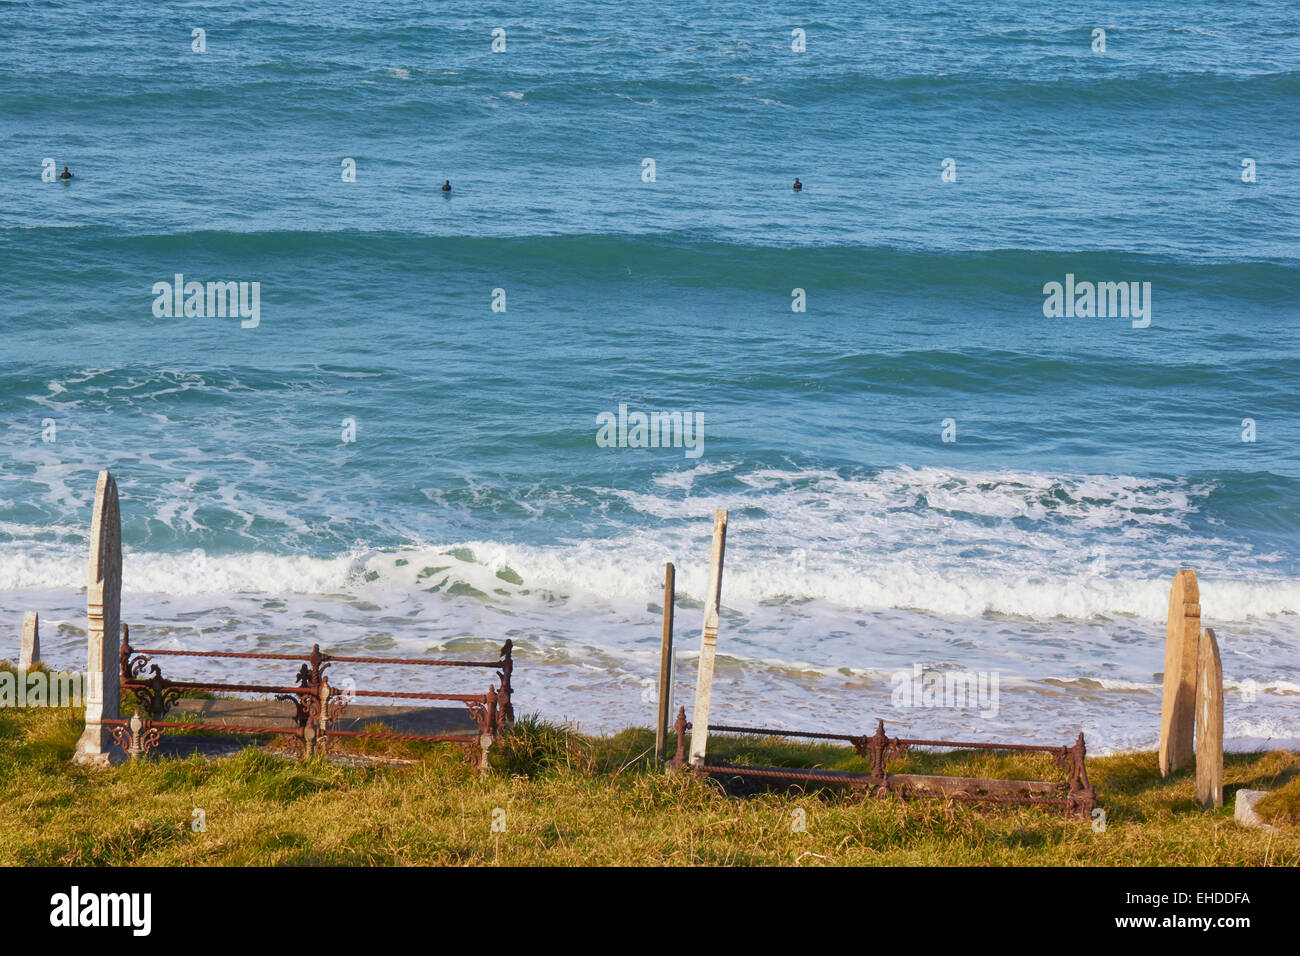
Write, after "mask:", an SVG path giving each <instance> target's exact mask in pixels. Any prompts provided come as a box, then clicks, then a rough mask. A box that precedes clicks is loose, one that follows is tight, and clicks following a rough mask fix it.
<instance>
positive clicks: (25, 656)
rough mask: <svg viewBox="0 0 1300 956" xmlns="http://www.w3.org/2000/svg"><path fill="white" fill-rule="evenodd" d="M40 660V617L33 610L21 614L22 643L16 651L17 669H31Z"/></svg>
mask: <svg viewBox="0 0 1300 956" xmlns="http://www.w3.org/2000/svg"><path fill="white" fill-rule="evenodd" d="M40 662H41V619H40V615H39V614H37V613H36V612H35V611H28V612H27V613H26V614H24V615H23V644H22V647H21V648H20V649H19V651H18V669H19V670H20V671H26V670H31V667H32V665H33V664H39V663H40Z"/></svg>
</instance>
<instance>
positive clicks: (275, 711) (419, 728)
mask: <svg viewBox="0 0 1300 956" xmlns="http://www.w3.org/2000/svg"><path fill="white" fill-rule="evenodd" d="M181 714H186V715H189V716H192V717H195V718H196V719H198V720H201V721H203V722H204V723H208V724H223V725H226V726H229V727H240V726H243V727H257V726H263V727H286V728H289V727H293V726H294V722H293V715H294V707H293V704H291V703H289V702H288V701H284V700H233V699H231V700H199V699H190V698H185V699H182V700H178V701H177V702H176V704H175V705H174V706H173V707H172V709H171V710H170V711H169V712H168V718H172V717H173V715H177V716H179V715H181ZM376 723H378V724H383V725H384V727H386V728H387V729H388V730H390V731H392V732H393V733H398V734H477V733H478V724H477V723H476V722H475V721H474V718H473V717H472V716H471V715H470V712H469V709H468V708H466V707H410V706H381V705H376V704H349V705H348V707H347V709H346V710H345V711H344V712H343V715H342V716H341V717H340V718H339V719H338V720H336V721H334V726H335V727H337V728H338V729H339V730H365V729H366V727H367V725H369V724H376ZM164 739H165V738H164Z"/></svg>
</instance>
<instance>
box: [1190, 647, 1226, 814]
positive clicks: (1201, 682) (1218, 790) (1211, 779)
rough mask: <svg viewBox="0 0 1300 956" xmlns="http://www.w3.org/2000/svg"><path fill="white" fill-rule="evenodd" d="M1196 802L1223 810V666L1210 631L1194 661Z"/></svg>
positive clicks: (1206, 806) (1208, 807)
mask: <svg viewBox="0 0 1300 956" xmlns="http://www.w3.org/2000/svg"><path fill="white" fill-rule="evenodd" d="M1196 801H1197V803H1199V804H1200V805H1201V806H1203V807H1205V808H1207V809H1210V808H1218V807H1221V806H1223V662H1222V661H1221V660H1220V658H1219V642H1218V640H1216V639H1215V636H1214V628H1212V627H1207V628H1206V629H1205V630H1203V631H1202V632H1201V646H1200V649H1199V651H1198V654H1197V661H1196Z"/></svg>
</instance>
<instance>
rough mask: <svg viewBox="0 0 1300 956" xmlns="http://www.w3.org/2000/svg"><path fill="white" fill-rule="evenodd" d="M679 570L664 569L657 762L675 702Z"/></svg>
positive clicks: (656, 724)
mask: <svg viewBox="0 0 1300 956" xmlns="http://www.w3.org/2000/svg"><path fill="white" fill-rule="evenodd" d="M676 578H677V569H676V568H674V567H673V564H672V562H671V561H670V562H668V566H667V567H666V568H665V569H664V629H663V636H662V637H661V638H660V641H659V708H658V710H656V711H655V761H656V762H657V763H662V762H663V759H664V741H665V740H666V739H667V737H668V713H669V711H671V710H672V700H673V603H674V602H675V601H676V600H677V597H676V594H677V588H676V583H675V582H676Z"/></svg>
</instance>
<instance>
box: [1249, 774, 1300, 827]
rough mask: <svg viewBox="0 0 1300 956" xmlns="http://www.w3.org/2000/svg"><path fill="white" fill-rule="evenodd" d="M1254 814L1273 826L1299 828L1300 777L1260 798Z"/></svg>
mask: <svg viewBox="0 0 1300 956" xmlns="http://www.w3.org/2000/svg"><path fill="white" fill-rule="evenodd" d="M1255 812H1256V813H1258V814H1259V817H1260V819H1261V820H1264V821H1265V822H1267V823H1271V824H1273V825H1274V826H1279V827H1300V777H1296V778H1294V779H1292V780H1291V782H1290V783H1287V784H1285V785H1283V786H1281V787H1279V788H1278V789H1276V790H1274V791H1273V792H1272V793H1270V794H1269V795H1268V796H1267V797H1263V798H1261V799H1260V801H1259V803H1257V804H1255Z"/></svg>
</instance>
